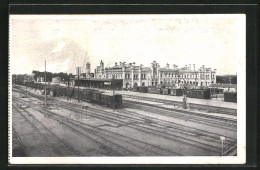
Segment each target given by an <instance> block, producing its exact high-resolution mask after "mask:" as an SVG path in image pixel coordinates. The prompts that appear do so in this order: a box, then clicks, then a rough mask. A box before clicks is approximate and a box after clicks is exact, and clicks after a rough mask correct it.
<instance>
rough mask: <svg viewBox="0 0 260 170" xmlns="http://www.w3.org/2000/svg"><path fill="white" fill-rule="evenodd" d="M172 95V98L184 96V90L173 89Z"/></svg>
mask: <svg viewBox="0 0 260 170" xmlns="http://www.w3.org/2000/svg"><path fill="white" fill-rule="evenodd" d="M170 95H172V96H182V95H183V89H171V90H170Z"/></svg>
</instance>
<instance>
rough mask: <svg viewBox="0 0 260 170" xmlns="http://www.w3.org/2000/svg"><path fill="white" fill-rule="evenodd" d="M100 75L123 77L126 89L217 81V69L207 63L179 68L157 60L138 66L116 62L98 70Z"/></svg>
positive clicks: (101, 76)
mask: <svg viewBox="0 0 260 170" xmlns="http://www.w3.org/2000/svg"><path fill="white" fill-rule="evenodd" d="M101 63H102V65H101V66H104V63H103V62H102V61H101ZM98 69H100V67H98V68H97V70H98ZM100 74H101V75H100ZM98 77H100V78H106V79H112V78H114V79H122V80H123V88H126V89H127V88H132V87H133V86H166V87H178V86H182V85H193V86H209V85H210V84H214V83H216V69H214V70H213V69H211V68H206V67H205V65H202V66H201V67H200V68H198V69H196V68H195V64H193V65H191V64H189V66H187V65H185V67H183V68H178V66H177V65H175V64H174V65H172V67H170V64H168V63H167V64H166V66H165V67H161V66H160V64H159V63H158V62H156V61H153V62H152V63H151V64H150V67H144V66H143V65H138V66H137V65H135V63H134V62H133V63H128V64H126V63H125V62H120V63H119V64H118V63H115V65H114V66H112V67H108V68H105V69H104V72H102V73H100V72H98Z"/></svg>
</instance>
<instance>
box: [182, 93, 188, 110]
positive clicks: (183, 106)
mask: <svg viewBox="0 0 260 170" xmlns="http://www.w3.org/2000/svg"><path fill="white" fill-rule="evenodd" d="M182 101H183V103H182V108H183V109H187V98H186V95H184V96H183V100H182Z"/></svg>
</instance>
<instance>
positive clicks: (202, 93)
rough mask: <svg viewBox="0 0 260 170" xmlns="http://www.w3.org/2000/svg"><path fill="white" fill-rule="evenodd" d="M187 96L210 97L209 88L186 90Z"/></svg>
mask: <svg viewBox="0 0 260 170" xmlns="http://www.w3.org/2000/svg"><path fill="white" fill-rule="evenodd" d="M186 95H187V97H190V98H197V99H210V98H211V97H210V90H209V89H189V90H186Z"/></svg>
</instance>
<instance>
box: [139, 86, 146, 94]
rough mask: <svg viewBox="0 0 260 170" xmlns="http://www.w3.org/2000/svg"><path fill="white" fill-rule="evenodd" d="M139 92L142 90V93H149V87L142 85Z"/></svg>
mask: <svg viewBox="0 0 260 170" xmlns="http://www.w3.org/2000/svg"><path fill="white" fill-rule="evenodd" d="M139 92H141V93H147V87H144V86H140V87H139Z"/></svg>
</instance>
